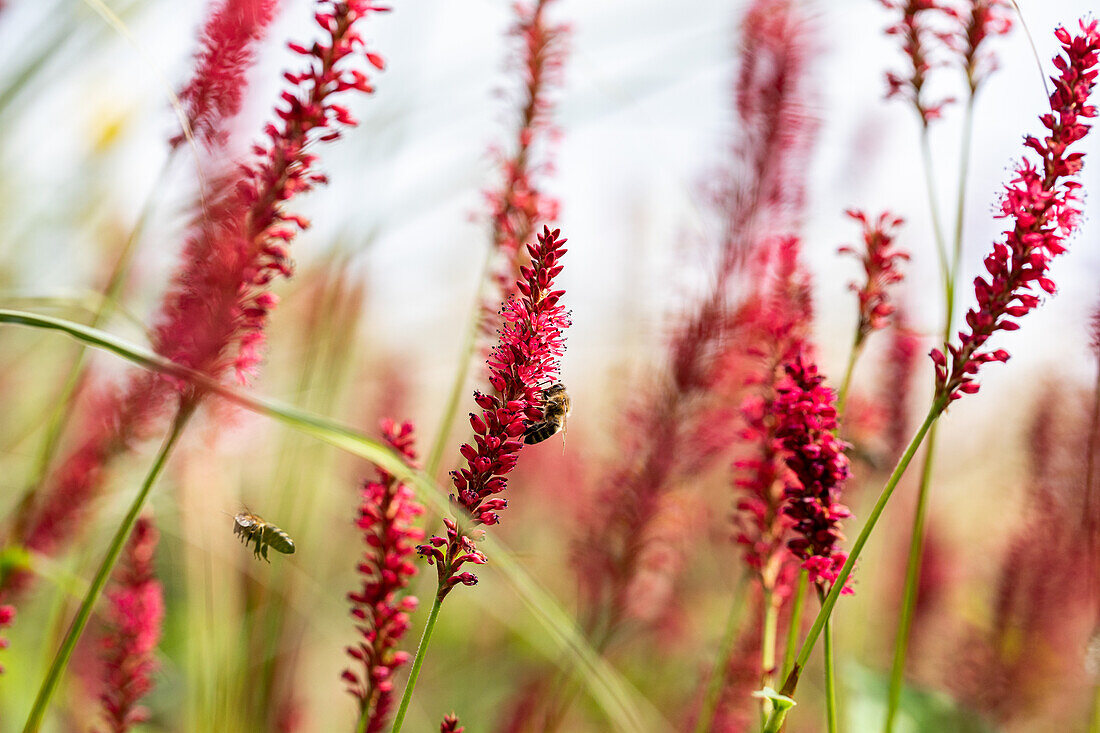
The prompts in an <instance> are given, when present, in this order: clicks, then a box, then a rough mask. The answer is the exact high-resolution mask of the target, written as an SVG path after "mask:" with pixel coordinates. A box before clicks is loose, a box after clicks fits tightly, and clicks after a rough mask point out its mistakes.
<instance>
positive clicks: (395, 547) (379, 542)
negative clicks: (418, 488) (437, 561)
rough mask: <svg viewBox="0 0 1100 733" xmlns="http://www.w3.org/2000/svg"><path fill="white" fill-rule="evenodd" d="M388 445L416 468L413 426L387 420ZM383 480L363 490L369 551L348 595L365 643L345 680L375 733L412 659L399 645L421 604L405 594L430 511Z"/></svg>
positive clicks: (362, 521)
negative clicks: (399, 674) (401, 670)
mask: <svg viewBox="0 0 1100 733" xmlns="http://www.w3.org/2000/svg"><path fill="white" fill-rule="evenodd" d="M382 435H383V437H384V438H385V440H386V442H387V443H389V444H390V446H391V447H392V448H393V449H394V450H396V451H397V452H398V453H400V454H402V455H403V456H404V457H405V459H406V460H408V461H409V462H410V463H412V462H414V461H415V460H416V453H415V452H414V451H413V426H412V423H409V422H405V423H402V424H401V425H397V424H396V423H394V422H393V421H392V420H383V421H382ZM377 471H378V478H377V480H375V481H368V482H366V483H365V484H364V485H363V493H362V502H361V503H360V505H359V516H358V519H357V520H356V526H357V527H358V528H359V529H361V530H362V531H363V544H364V546H365V548H364V552H363V556H362V561H361V562H360V563H359V565H358V566H357V567H358V570H359V574H360V575H362V576H363V584H362V586H361V588H360V590H359V591H357V592H354V593H349V594H348V600H350V601H351V603H352V608H351V615H352V617H353V618H355V619H356V628H357V629H358V631H359V635H360V636H361V637H362V638H361V640H360V641H359V642H358V643H357V644H356V645H355V646H350V647H348V648H347V653H348V656H350V657H351V658H352V660H354V662H355V667H356V670H355V671H353V670H352V669H345V670H344V671H343V673H342V674H341V678H342V679H343V680H344V681H345V682H347V683H348V692H349V693H351V694H352V695H353V696H354V697H355V698H356V699H357V700H358V701H359V714H360V716H363V715H367V716H368V724H367V730H368V731H371V732H372V733H374V732H375V731H381V730H383V729H384V728H385V726H386V717H387V716H388V715H389V712H390V708H391V707H392V704H393V701H392V699H391V697H392V692H393V684H392V682H391V678H392V677H393V675H394V673H395V672H396V670H397V668H398V667H400V666H401V665H402V664H404V663H405V662H406V661H407V660H408V654H406V653H405V652H402V651H398V650H397V645H398V644H399V643H400V642H401V638H402V637H403V636H404V635H405V632H406V631H407V630H408V628H409V613H411V612H412V611H413V610H414V609H415V608H416V605H417V599H416V598H415V597H414V596H409V595H402V594H403V593H404V592H405V588H406V587H408V584H409V581H410V580H411V579H412V577H413V575H415V574H416V565H415V564H414V563H412V562H410V560H411V558H412V556H413V554H414V551H415V550H414V543H415V542H417V541H418V540H420V539H423V537H424V533H423V532H422V531H420V530H419V529H418V528H416V527H414V526H413V522H414V521H415V520H416V517H418V516H419V515H421V514H423V513H424V507H423V506H421V505H420V504H419V503H418V502H417V501H416V500H415V499H414V498H413V492H412V489H410V488H409V487H408V486H406V485H405V484H402V483H399V482H398V481H397V479H396V478H395V477H394V476H392V475H391V474H389V473H388V472H386V471H384V470H382V469H381V468H379V469H377Z"/></svg>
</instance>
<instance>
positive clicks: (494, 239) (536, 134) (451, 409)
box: [426, 0, 569, 476]
mask: <svg viewBox="0 0 1100 733" xmlns="http://www.w3.org/2000/svg"><path fill="white" fill-rule="evenodd" d="M552 2H553V0H534V2H516V3H515V5H514V8H515V13H516V22H515V24H514V25H513V26H512V28H511V29H510V30H509V35H510V36H511V37H512V39H513V40H514V41H516V42H517V44H518V46H519V53H518V54H517V59H516V60H515V66H516V67H517V68H518V71H519V72H520V73H521V74H522V77H523V84H522V92H521V95H520V109H519V120H518V124H517V126H516V130H515V138H514V139H513V140H512V141H511V143H510V147H511V149H510V150H508V151H503V150H501V151H497V155H498V156H499V168H500V183H499V185H498V186H496V187H494V188H492V189H490V190H488V191H486V192H485V199H486V201H487V203H488V205H489V209H490V226H491V231H490V247H489V252H488V259H487V261H486V271H485V273H484V274H483V276H482V280H481V282H480V283H479V290H478V294H477V303H476V304H475V312H474V316H473V318H472V320H471V323H470V326H469V328H468V329H467V333H466V340H465V342H464V343H463V346H462V352H461V354H460V355H459V365H458V369H457V371H456V372H455V378H454V382H453V383H452V385H451V393H450V396H449V397H448V400H447V403H446V405H445V406H444V412H443V419H442V420H441V421H440V426H439V433H438V434H437V435H436V438H435V442H434V443H433V444H432V449H431V452H430V454H429V456H428V463H427V466H426V471H427V473H428V474H429V475H432V476H434V475H435V473H436V471H437V469H438V468H439V464H440V462H441V460H442V457H443V449H444V446H445V445H446V444H447V438H448V436H449V435H450V431H451V427H452V425H451V423H453V422H454V416H455V412H456V411H457V410H458V403H459V400H460V399H461V396H462V394H463V390H464V389H465V388H466V381H467V376H468V374H469V368H470V363H471V361H472V360H473V359H472V357H473V353H474V351H475V348H476V346H477V342H478V338H479V337H484V336H487V335H493V334H495V332H496V329H497V328H499V326H500V319H499V314H498V308H499V305H500V303H501V302H502V301H504V300H507V299H508V297H509V296H511V295H515V294H516V292H517V291H516V290H515V287H514V283H515V282H516V280H517V278H519V277H520V270H519V268H520V267H521V266H523V265H524V264H526V254H527V253H526V250H525V249H524V247H523V245H524V244H525V243H526V242H528V241H529V240H530V239H531V237H532V235H533V234H535V233H536V232H537V231H538V225H539V223H541V222H545V223H550V222H553V221H554V219H556V218H557V216H558V202H557V200H555V199H554V198H552V197H550V196H548V195H547V194H546V193H545V191H544V190H543V187H542V183H541V179H542V177H543V174H545V173H547V172H549V170H550V161H549V158H548V155H547V153H546V151H545V146H546V145H547V144H548V143H549V141H550V140H551V139H552V138H553V137H554V136H555V133H556V128H555V127H554V124H553V112H554V91H555V90H556V89H557V88H558V87H559V86H560V84H561V77H562V70H563V66H564V63H565V58H566V50H567V48H566V43H567V39H568V35H569V27H568V26H567V25H565V24H554V23H551V22H550V20H549V19H548V17H547V10H548V8H549V7H550V5H551V3H552Z"/></svg>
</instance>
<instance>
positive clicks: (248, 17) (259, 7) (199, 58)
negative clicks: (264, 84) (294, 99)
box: [170, 0, 298, 147]
mask: <svg viewBox="0 0 1100 733" xmlns="http://www.w3.org/2000/svg"><path fill="white" fill-rule="evenodd" d="M277 7H278V2H277V0H224V2H222V3H221V4H220V5H218V6H217V7H216V8H215V9H214V10H212V11H211V13H210V16H209V17H208V18H207V20H206V25H205V26H203V29H202V33H201V39H202V40H201V48H200V49H199V51H198V52H197V53H196V54H195V73H194V76H192V77H191V81H189V82H188V83H187V86H186V87H184V88H183V90H182V91H181V92H180V94H179V101H180V104H181V105H182V106H183V110H184V115H185V117H186V119H187V124H188V127H190V129H191V133H192V134H193V135H194V136H195V137H196V138H197V139H198V140H200V141H201V142H204V143H206V144H208V145H209V144H211V143H213V144H215V145H221V144H223V143H224V142H225V138H226V136H227V132H226V128H225V122H226V121H228V120H229V119H231V118H232V117H234V116H235V115H236V114H237V112H239V111H240V109H241V96H242V92H243V91H244V89H245V86H246V82H247V78H246V74H247V72H248V67H249V66H250V65H251V63H252V61H253V58H254V50H253V49H254V47H255V46H256V45H257V44H258V43H259V42H260V41H261V40H263V37H264V35H265V34H266V33H267V28H268V26H269V25H270V24H271V21H272V19H273V18H274V17H275V11H276V9H277ZM288 79H289V81H290V83H291V84H297V83H298V81H297V80H296V79H294V78H291V77H290V76H289V75H288ZM184 140H185V138H184V136H183V134H182V133H181V134H179V135H176V136H175V137H174V138H172V140H171V143H170V144H171V145H172V147H176V146H178V145H179V144H180V143H182V142H183V141H184Z"/></svg>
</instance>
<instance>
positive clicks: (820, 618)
mask: <svg viewBox="0 0 1100 733" xmlns="http://www.w3.org/2000/svg"><path fill="white" fill-rule="evenodd" d="M946 406H947V398H946V397H941V398H939V399H937V400H936V401H935V402H933V403H932V406H931V408H929V410H928V415H927V416H926V417H925V418H924V422H923V423H921V426H920V427H919V428H918V429H917V432H916V434H915V435H914V436H913V439H912V440H910V441H909V446H908V447H907V448H906V449H905V453H903V454H902V456H901V458H900V459H899V460H898V465H897V466H896V467H895V468H894V471H893V473H891V474H890V478H889V479H888V480H887V481H886V485H885V486H883V487H882V493H881V494H879V498H878V501H877V502H875V506H874V508H873V509H872V510H871V513H870V515H868V517H867V523H866V524H864V525H863V529H861V530H860V532H859V536H858V537H856V541H855V543H854V544H853V545H852V551H851V554H849V555H848V559H847V560H846V561H845V562H844V566H843V567H842V568H841V569H840V572H839V573H838V574H837V578H836V581H835V582H834V583H833V586H832V588H830V589H829V593H828V595H826V596H825V600H824V601H823V602H822V604H821V610H820V611H818V612H817V617H816V618H815V619H814V623H813V625H812V626H811V627H810V631H809V632H808V633H807V634H806V638H805V640H804V641H803V642H802V646H801V647H800V648H799V650H798V656H797V657H796V658H795V663H794V666H793V667H792V668H791V671H790V673H789V674H788V675H787V679H786V681H785V682H784V683H783V688H782V690H780V693H781V694H783V695H787V696H791V695H793V694H794V691H795V689H796V688H797V687H798V680H799V678H800V676H801V674H802V670H803V669H804V668H805V667H806V662H807V661H809V658H810V653H811V652H812V651H813V648H814V645H815V644H816V643H817V640H818V638H819V637H820V636H821V632H822V630H823V628H824V626H825V622H826V621H827V620H828V619H829V616H830V615H831V614H832V612H833V608H834V607H835V606H836V602H837V599H838V598H839V597H840V592H841V591H842V590H843V589H844V586H845V584H846V583H847V582H848V576H850V575H851V574H852V568H854V567H855V564H856V560H858V559H859V555H860V553H861V552H862V551H863V546H864V545H866V544H867V539H868V538H869V537H870V536H871V532H872V531H873V530H874V528H875V525H876V524H878V520H879V517H881V516H882V512H883V510H884V509H885V508H886V504H887V503H888V502H889V501H890V497H891V496H892V495H893V493H894V489H896V488H897V485H898V482H899V481H900V480H901V477H902V474H904V473H905V469H907V468H908V467H909V464H910V462H912V460H913V456H914V454H916V452H917V449H918V448H920V445H921V443H922V442H924V437H925V435H927V433H928V430H929V428H931V427H932V425H933V423H935V421H936V419H937V418H938V417H939V416H940V414H941V413H942V412H943V410H944V408H945V407H946ZM786 717H787V710H786V709H783V708H778V707H777V708H776V709H774V710H773V711H772V714H771V715H770V716H768V721H767V723H766V724H765V726H764V733H779V729H780V728H782V727H783V721H784V720H785V719H786Z"/></svg>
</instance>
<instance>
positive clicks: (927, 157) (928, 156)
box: [920, 127, 954, 302]
mask: <svg viewBox="0 0 1100 733" xmlns="http://www.w3.org/2000/svg"><path fill="white" fill-rule="evenodd" d="M920 150H921V157H922V158H923V160H924V185H925V188H926V189H927V193H928V209H929V211H930V213H931V216H932V234H933V236H934V237H935V240H936V253H937V255H939V260H940V276H941V277H942V278H943V292H944V301H945V302H949V301H950V300H952V298H951V295H950V294H951V292H952V290H953V288H954V285H953V283H952V282H951V265H950V262H949V260H948V258H947V243H946V241H945V240H944V236H943V224H942V223H941V222H940V205H939V203H938V201H937V199H936V179H935V175H934V174H933V172H932V146H931V143H930V141H929V138H928V128H927V127H924V128H922V129H921V134H920Z"/></svg>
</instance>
